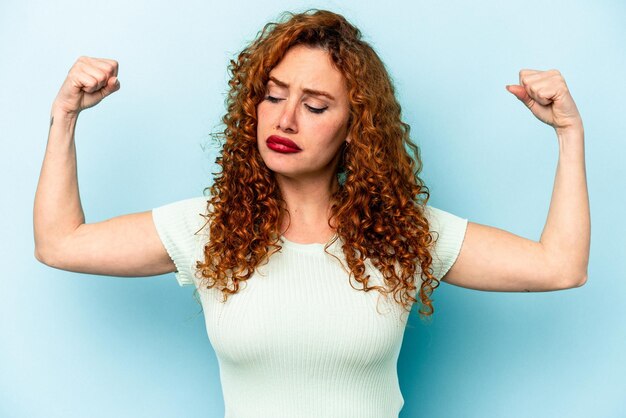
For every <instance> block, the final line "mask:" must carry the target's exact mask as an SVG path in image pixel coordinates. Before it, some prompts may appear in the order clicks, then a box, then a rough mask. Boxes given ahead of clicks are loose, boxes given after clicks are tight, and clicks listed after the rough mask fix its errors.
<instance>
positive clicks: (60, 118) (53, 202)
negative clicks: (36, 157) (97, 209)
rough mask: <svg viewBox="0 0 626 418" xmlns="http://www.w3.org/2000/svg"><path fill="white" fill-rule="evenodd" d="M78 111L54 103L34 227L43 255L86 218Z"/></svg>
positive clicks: (38, 253)
mask: <svg viewBox="0 0 626 418" xmlns="http://www.w3.org/2000/svg"><path fill="white" fill-rule="evenodd" d="M76 120H77V115H72V116H70V115H68V114H66V113H64V112H62V111H59V110H58V109H56V108H55V107H54V106H53V108H52V112H51V120H50V131H49V134H48V144H47V147H46V152H45V156H44V160H43V164H42V167H41V173H40V176H39V183H38V185H37V191H36V193H35V203H34V210H33V227H34V234H35V252H36V254H37V257H38V258H39V257H40V256H42V255H43V254H46V253H48V252H50V251H53V250H54V248H55V247H56V246H57V245H58V243H59V242H60V241H61V240H62V239H63V237H65V236H67V235H68V234H70V233H71V232H72V231H74V230H75V229H76V228H77V227H78V226H79V225H81V224H83V223H84V222H85V216H84V214H83V209H82V206H81V203H80V196H79V191H78V176H77V163H76V145H75V142H74V132H75V127H76Z"/></svg>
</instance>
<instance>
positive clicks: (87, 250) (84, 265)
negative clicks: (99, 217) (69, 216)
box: [41, 211, 176, 277]
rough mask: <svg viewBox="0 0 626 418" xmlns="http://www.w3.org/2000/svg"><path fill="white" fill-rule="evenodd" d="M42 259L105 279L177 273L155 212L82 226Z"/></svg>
mask: <svg viewBox="0 0 626 418" xmlns="http://www.w3.org/2000/svg"><path fill="white" fill-rule="evenodd" d="M41 258H42V259H41V261H42V262H43V263H45V264H47V265H49V266H51V267H55V268H59V269H62V270H68V271H74V272H78V273H87V274H98V275H105V276H128V277H131V276H132V277H136V276H154V275H159V274H165V273H170V272H173V271H175V270H176V266H175V264H174V262H173V261H172V259H171V258H170V256H169V255H168V253H167V251H166V249H165V247H164V246H163V243H162V242H161V239H160V238H159V235H158V233H157V230H156V227H155V224H154V222H153V218H152V211H146V212H140V213H132V214H128V215H122V216H117V217H114V218H111V219H108V220H106V221H102V222H96V223H90V224H82V225H80V226H79V227H78V228H76V230H75V231H74V232H73V233H72V234H70V235H68V236H67V237H65V238H64V239H62V240H60V241H59V242H58V243H57V244H56V246H55V248H53V249H50V250H49V252H48V253H47V254H43V255H42V257H41Z"/></svg>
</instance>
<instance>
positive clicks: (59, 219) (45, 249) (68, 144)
mask: <svg viewBox="0 0 626 418" xmlns="http://www.w3.org/2000/svg"><path fill="white" fill-rule="evenodd" d="M117 70H118V64H117V62H116V61H113V60H107V59H97V58H89V57H81V58H79V59H78V60H77V61H76V63H75V64H74V65H73V66H72V68H71V69H70V71H69V73H68V76H67V78H66V79H65V81H64V83H63V85H62V87H61V89H60V91H59V93H58V95H57V97H56V98H55V100H54V103H53V105H52V110H51V117H50V131H49V134H48V144H47V147H46V152H45V157H44V161H43V164H42V167H41V173H40V176H39V183H38V185H37V191H36V194H35V203H34V210H33V227H34V234H35V257H36V258H37V260H39V261H41V262H42V263H44V264H46V265H49V266H51V267H55V268H59V269H62V270H68V271H75V272H81V273H89V274H99V275H112V276H152V275H157V274H164V273H169V272H173V271H175V270H176V267H175V265H174V263H173V261H172V260H171V259H170V257H169V255H168V254H167V251H166V250H165V247H164V246H163V244H162V243H161V240H160V238H159V236H158V234H157V231H156V227H155V225H154V222H153V220H152V212H151V211H146V212H141V213H133V214H129V215H123V216H118V217H115V218H112V219H109V220H106V221H103V222H98V223H92V224H86V223H85V216H84V213H83V209H82V206H81V202H80V195H79V191H78V178H77V164H76V146H75V143H74V133H75V128H76V121H77V119H78V115H79V113H80V112H81V111H82V110H84V109H87V108H90V107H92V106H95V105H96V104H98V103H99V102H100V101H101V100H102V99H103V98H105V97H106V96H108V95H109V94H111V93H114V92H115V91H117V90H119V87H120V85H119V81H118V80H117Z"/></svg>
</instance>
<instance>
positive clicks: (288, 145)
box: [265, 135, 302, 153]
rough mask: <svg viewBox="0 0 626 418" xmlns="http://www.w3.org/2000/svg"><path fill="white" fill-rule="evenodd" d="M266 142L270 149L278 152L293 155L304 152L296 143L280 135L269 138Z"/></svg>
mask: <svg viewBox="0 0 626 418" xmlns="http://www.w3.org/2000/svg"><path fill="white" fill-rule="evenodd" d="M265 142H266V143H267V147H268V148H270V149H271V150H274V151H277V152H285V153H292V152H300V151H302V149H301V148H300V147H299V146H297V145H296V143H295V142H293V141H292V140H290V139H287V138H283V137H282V136H278V135H271V136H269V137H268V138H267V139H266V141H265Z"/></svg>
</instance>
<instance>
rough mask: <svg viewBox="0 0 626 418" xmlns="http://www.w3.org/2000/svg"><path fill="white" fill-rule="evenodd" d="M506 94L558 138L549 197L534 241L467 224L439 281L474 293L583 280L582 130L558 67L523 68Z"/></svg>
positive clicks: (586, 232) (586, 230) (586, 229)
mask: <svg viewBox="0 0 626 418" xmlns="http://www.w3.org/2000/svg"><path fill="white" fill-rule="evenodd" d="M519 79H520V84H519V85H511V86H507V87H506V88H507V90H508V91H509V92H511V93H512V94H513V95H515V96H516V97H517V98H518V99H519V100H520V101H522V102H523V103H524V104H525V105H526V106H527V107H528V109H530V111H531V112H532V113H533V114H534V115H535V116H536V117H537V118H538V119H539V120H541V121H542V122H544V123H547V124H548V125H551V126H552V127H553V128H554V129H555V131H556V136H557V139H558V141H559V160H558V165H557V169H556V178H555V180H554V189H553V191H552V200H551V201H550V209H549V211H548V218H547V220H546V224H545V227H544V229H543V232H542V233H541V238H540V239H539V242H536V241H532V240H529V239H526V238H522V237H520V236H517V235H515V234H512V233H510V232H507V231H504V230H502V229H498V228H494V227H491V226H487V225H481V224H477V223H473V222H468V226H467V231H466V233H465V239H464V241H463V245H462V247H461V250H460V253H459V256H458V257H457V259H456V261H455V263H454V264H453V266H452V267H451V268H450V270H449V271H448V273H447V274H446V275H445V276H444V277H443V278H442V280H443V281H445V282H447V283H450V284H454V285H457V286H462V287H467V288H471V289H478V290H489V291H509V292H521V291H527V292H538V291H549V290H559V289H568V288H572V287H578V286H581V285H583V284H584V283H585V282H586V281H587V265H588V263H589V245H590V235H591V219H590V211H589V196H588V193H587V180H586V175H585V148H584V129H583V123H582V119H581V117H580V114H579V113H578V109H577V108H576V104H575V103H574V100H573V99H572V96H571V95H570V93H569V90H568V88H567V85H566V84H565V80H564V79H563V77H562V76H561V73H560V72H559V71H557V70H549V71H536V70H522V71H520V75H519Z"/></svg>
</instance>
